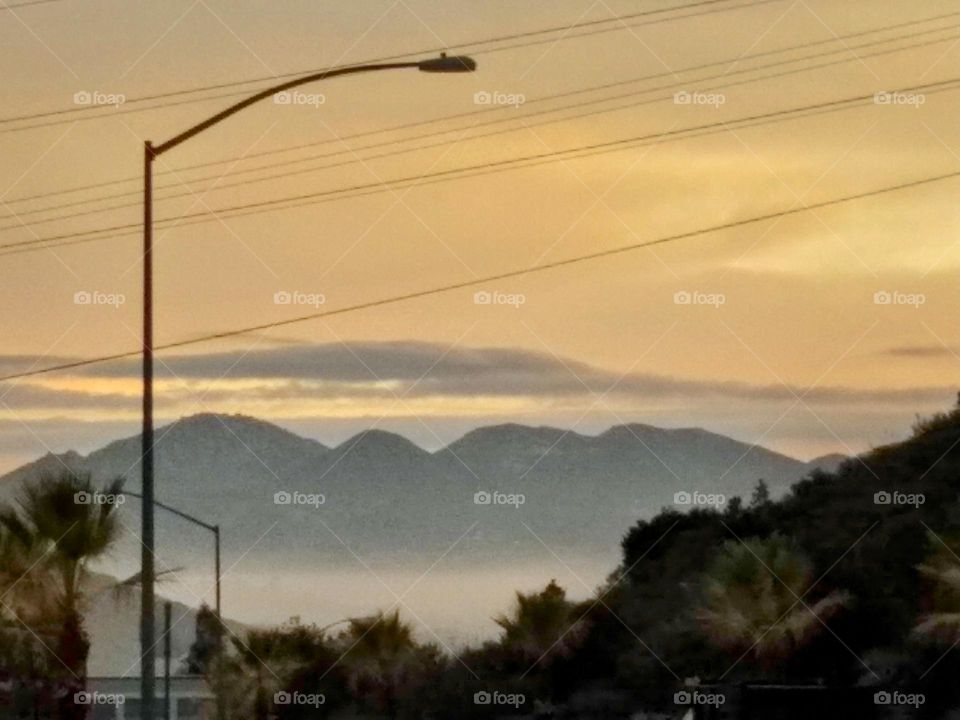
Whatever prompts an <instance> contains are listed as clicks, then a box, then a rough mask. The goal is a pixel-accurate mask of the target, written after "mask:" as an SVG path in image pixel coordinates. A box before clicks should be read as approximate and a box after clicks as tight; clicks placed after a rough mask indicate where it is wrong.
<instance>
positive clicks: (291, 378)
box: [0, 342, 956, 410]
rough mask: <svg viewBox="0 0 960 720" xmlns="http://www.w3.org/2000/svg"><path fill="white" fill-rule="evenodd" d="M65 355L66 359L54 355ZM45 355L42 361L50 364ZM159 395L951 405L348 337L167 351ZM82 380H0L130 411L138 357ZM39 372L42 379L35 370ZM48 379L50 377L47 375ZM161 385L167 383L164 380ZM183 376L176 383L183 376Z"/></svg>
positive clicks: (870, 391) (16, 392) (940, 393)
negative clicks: (124, 385)
mask: <svg viewBox="0 0 960 720" xmlns="http://www.w3.org/2000/svg"><path fill="white" fill-rule="evenodd" d="M932 350H933V349H932V348H930V349H926V348H897V349H894V350H892V351H890V352H891V354H894V353H895V354H902V355H910V356H922V355H923V353H927V352H932ZM59 360H60V361H64V360H66V361H68V360H69V358H60V359H59ZM55 361H56V360H54V359H51V358H46V359H43V360H39V364H52V363H53V362H55ZM33 362H38V359H37V358H30V357H27V356H7V357H0V368H10V367H14V366H18V365H19V366H24V365H26V366H29V365H30V364H32V363H33ZM156 371H157V378H158V386H160V387H161V388H164V389H162V391H161V392H158V395H159V396H161V397H160V398H158V399H161V400H165V401H167V402H175V401H178V400H189V399H190V398H191V397H192V396H194V395H195V394H197V393H201V394H203V395H204V398H205V400H204V401H205V402H206V403H216V402H218V401H220V400H225V399H227V398H229V397H231V396H234V397H235V396H236V395H237V394H238V393H241V394H242V396H243V397H244V398H245V399H250V400H257V401H295V400H310V399H317V400H322V399H343V398H348V399H349V398H356V399H368V400H369V399H376V398H378V397H382V398H385V399H390V398H392V397H393V396H394V394H396V395H404V396H406V397H407V398H437V397H457V398H468V399H469V398H483V397H486V398H490V397H495V398H509V397H517V398H543V399H559V400H563V399H576V398H583V399H585V400H588V401H589V400H592V399H593V398H594V397H595V396H597V395H606V396H607V397H610V398H626V399H630V400H636V401H638V402H640V401H643V400H648V401H649V400H664V399H698V398H727V399H735V400H738V401H747V402H780V401H783V402H793V401H795V400H796V398H797V397H798V396H802V397H803V398H804V401H805V402H807V403H810V404H821V405H849V404H862V403H895V404H903V405H913V406H929V405H932V404H943V403H944V402H949V399H950V398H952V397H953V396H954V394H955V392H956V389H955V388H953V387H908V388H865V389H864V388H851V387H840V386H824V387H815V388H812V389H811V388H803V387H785V386H783V385H779V384H753V383H745V382H722V381H713V380H699V379H688V378H677V377H670V376H664V375H655V374H650V373H630V374H627V375H622V374H620V373H617V372H612V371H610V370H605V369H602V368H598V367H595V366H592V365H589V364H586V363H583V362H578V361H574V360H569V359H565V358H558V357H555V356H553V355H550V354H547V353H543V352H535V351H530V350H524V349H517V348H506V349H505V348H462V347H454V348H449V347H447V346H445V345H442V344H439V343H427V342H354V343H346V344H344V343H330V344H320V345H301V346H296V347H275V348H269V349H263V350H258V351H254V352H249V353H243V352H239V351H236V352H233V351H232V352H220V353H207V354H203V355H174V356H164V357H163V358H162V362H158V363H157V365H156ZM73 373H74V374H73V377H75V378H76V377H79V378H85V379H87V380H88V381H89V383H90V384H89V386H85V385H84V383H83V382H74V383H72V384H71V385H70V386H69V387H64V386H62V385H57V386H56V387H51V386H49V385H45V384H44V383H45V382H46V380H41V381H39V384H34V381H28V382H23V383H21V384H19V385H16V386H7V387H4V386H3V385H0V395H2V393H4V392H9V394H8V395H7V396H6V398H5V399H4V402H5V403H6V404H7V405H8V406H9V407H10V408H13V409H14V410H16V409H17V408H37V409H42V408H56V407H69V408H81V409H84V408H99V409H103V410H110V409H119V408H133V407H135V406H136V403H137V402H138V400H137V397H136V395H135V392H126V393H119V392H115V391H111V390H110V381H114V382H115V381H118V380H136V379H138V378H139V376H140V362H139V360H136V359H131V360H123V361H116V362H112V363H106V364H103V365H94V366H89V367H85V368H80V369H78V370H76V371H73ZM41 377H43V376H41ZM49 377H51V378H52V377H54V376H49ZM163 381H167V382H166V385H165V386H164V385H163ZM179 381H182V384H181V382H179Z"/></svg>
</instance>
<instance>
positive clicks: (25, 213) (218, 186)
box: [0, 26, 960, 231]
mask: <svg viewBox="0 0 960 720" xmlns="http://www.w3.org/2000/svg"><path fill="white" fill-rule="evenodd" d="M954 27H960V26H954ZM948 29H953V28H937V29H935V30H926V31H921V32H919V33H913V34H911V35H908V36H904V37H899V38H890V39H887V40H880V41H874V42H870V43H866V44H862V45H858V46H855V47H846V48H842V49H838V50H832V51H828V52H822V53H816V54H814V55H808V56H806V57H799V58H792V59H788V60H780V61H777V62H773V63H769V64H767V65H761V66H758V67H754V68H745V69H742V70H737V71H733V72H729V73H721V74H718V75H713V76H709V77H702V78H696V79H692V80H689V81H683V82H674V83H668V84H666V85H660V86H656V87H651V88H645V89H643V90H637V91H634V92H629V93H623V94H619V95H613V96H610V97H605V98H598V99H594V100H586V101H582V102H578V103H573V104H568V105H565V106H561V107H558V108H550V109H546V110H540V111H535V112H532V113H527V114H525V115H520V116H511V117H504V118H494V119H491V120H487V121H485V122H475V123H473V124H471V125H468V126H466V127H460V128H451V129H448V130H440V131H436V132H427V133H421V134H419V135H414V136H412V137H407V138H402V139H400V140H387V141H381V142H377V143H371V144H368V145H363V146H360V147H355V148H349V149H346V150H336V151H333V152H328V153H322V154H319V155H313V156H308V157H305V158H295V159H291V160H285V161H280V162H275V163H270V164H267V165H261V166H259V167H255V168H247V169H243V170H239V171H237V172H236V173H234V174H235V175H245V174H249V173H255V172H261V171H263V170H269V169H272V168H281V167H289V166H291V165H298V164H301V163H303V162H309V161H311V160H323V159H327V158H332V157H337V156H342V155H351V157H350V158H348V159H346V160H343V161H341V162H335V163H326V164H323V165H319V166H314V167H308V168H302V169H299V170H293V171H288V172H281V173H272V174H269V175H266V176H263V177H254V178H250V179H246V180H238V181H233V182H225V183H223V182H220V181H221V180H222V178H223V175H222V174H221V175H209V176H205V177H199V178H191V179H190V180H189V181H187V182H189V183H190V184H193V183H198V182H206V181H214V184H213V186H211V187H208V188H204V189H202V190H200V191H195V190H193V189H192V188H189V189H184V190H181V191H179V192H173V193H168V194H166V195H160V196H158V197H156V198H155V199H156V201H162V200H173V199H177V198H182V197H191V196H195V195H196V194H197V192H203V193H207V192H210V191H213V190H217V191H219V190H227V189H230V188H234V187H239V186H245V185H250V184H254V183H260V182H267V181H270V180H275V179H278V178H285V177H290V176H294V175H302V174H308V173H314V172H319V171H322V170H327V169H331V168H336V167H342V166H345V165H351V164H355V163H365V162H367V161H370V160H379V159H383V158H388V157H394V156H397V155H403V154H408V153H412V152H420V151H423V150H429V149H432V148H436V147H442V146H445V145H448V144H449V143H450V140H439V141H436V142H432V143H428V144H426V145H419V146H416V147H409V148H406V147H400V148H397V149H394V150H390V151H386V152H382V153H377V154H374V155H368V156H365V157H361V156H359V155H357V153H358V152H361V151H364V150H371V149H376V148H380V147H389V146H391V145H397V144H399V143H406V142H412V141H416V140H423V139H430V138H436V137H437V136H438V135H449V134H452V133H461V135H462V134H463V133H464V132H467V131H470V132H472V131H474V130H476V129H480V128H483V127H488V126H492V125H501V124H503V123H512V122H514V121H517V120H519V121H521V124H520V125H519V126H517V127H507V128H503V129H499V130H494V131H490V132H485V133H479V134H471V135H470V136H469V137H462V136H461V137H459V138H457V141H458V142H464V141H473V140H480V139H483V138H488V137H493V136H497V135H502V134H506V133H514V132H521V131H524V130H528V129H532V128H536V127H542V126H544V125H551V124H555V123H559V122H568V121H571V120H577V119H581V118H584V117H590V116H593V115H598V114H606V113H612V112H620V111H622V110H627V109H631V108H636V107H640V106H644V105H649V104H652V103H657V102H661V101H663V100H667V99H670V97H672V96H668V97H657V98H653V99H649V100H645V101H641V102H634V103H628V104H621V105H618V106H616V107H612V108H603V109H599V110H591V111H589V112H584V113H578V114H575V115H571V116H567V117H560V118H551V119H548V120H544V121H540V122H536V123H526V122H523V121H525V120H527V119H529V118H536V117H542V116H544V115H552V114H555V113H560V112H564V111H569V110H574V109H578V108H583V107H593V106H595V105H599V104H605V103H608V102H612V101H615V100H621V99H626V98H632V97H636V96H637V95H646V94H649V93H653V92H658V91H661V90H669V89H674V88H678V87H681V86H685V85H688V84H689V83H691V82H695V83H703V82H709V81H712V80H723V79H726V78H732V77H734V76H737V75H743V74H746V73H754V72H758V71H760V70H767V69H770V68H774V67H780V66H783V65H791V64H794V63H797V62H803V61H806V60H816V59H818V58H821V57H826V56H828V55H835V54H838V53H847V52H848V51H849V52H853V51H855V50H861V49H864V48H868V47H873V46H875V45H880V44H885V43H887V42H893V41H899V40H905V39H909V38H911V37H917V36H922V35H927V34H930V33H932V32H943V31H945V30H948ZM958 39H960V35H957V34H954V35H950V36H948V37H945V38H938V39H935V40H931V41H927V42H922V43H914V44H912V45H906V46H902V47H896V48H888V49H884V50H880V51H877V52H874V53H865V54H857V55H853V56H851V57H843V58H840V59H839V60H833V61H830V62H826V63H821V64H818V65H812V66H804V67H799V68H794V69H792V70H787V71H784V72H780V73H773V74H766V75H760V76H758V77H755V78H746V79H744V80H741V81H739V82H729V83H722V84H720V85H716V86H712V87H709V88H706V87H701V88H698V90H700V91H713V90H719V89H726V88H730V87H735V86H739V85H744V84H749V83H755V82H761V81H764V80H769V79H773V78H780V77H785V76H788V75H794V74H799V73H804V72H811V71H814V70H819V69H822V68H825V67H831V66H834V65H839V64H845V63H849V62H855V61H858V60H862V59H864V58H868V57H877V56H881V55H888V54H891V53H897V52H904V51H906V50H912V49H916V48H919V47H927V46H930V45H934V44H938V43H943V42H951V41H956V40H958ZM718 64H719V63H718ZM722 64H726V63H725V62H724V63H722ZM687 70H688V69H686V68H685V69H680V70H677V71H676V72H677V73H682V72H687ZM593 90H594V89H587V90H585V91H583V90H581V91H577V92H578V93H582V92H592V91H593ZM544 99H548V98H538V99H534V100H531V101H530V102H531V103H534V102H542V101H543V100H544ZM471 114H472V113H471ZM185 184H186V183H185V182H175V183H168V184H166V185H161V186H159V187H155V190H163V189H167V188H173V187H177V188H181V187H183V185H185ZM141 193H142V190H133V191H127V192H120V193H113V194H109V195H102V196H100V197H97V198H85V199H83V200H74V201H71V202H67V203H60V204H55V205H48V206H46V207H42V208H34V209H31V210H22V211H19V212H10V213H8V214H6V215H0V220H11V219H16V220H17V222H16V223H13V224H9V225H0V231H4V230H15V229H20V228H23V227H27V226H35V225H40V224H46V223H51V222H59V221H62V220H72V219H75V218H77V217H82V216H88V215H95V214H100V213H105V212H111V211H114V210H122V209H126V208H130V207H139V206H140V203H139V202H135V203H121V204H113V205H108V206H106V207H101V208H95V209H90V210H85V211H83V212H71V213H69V214H65V215H55V216H52V217H46V218H42V219H38V220H30V221H25V220H24V218H27V217H30V216H33V215H38V214H44V213H47V212H52V211H54V210H65V209H68V208H75V207H83V206H87V205H90V204H93V203H100V202H107V201H109V200H116V199H121V198H127V197H139V196H140V195H141Z"/></svg>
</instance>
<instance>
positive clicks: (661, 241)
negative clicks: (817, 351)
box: [0, 171, 960, 382]
mask: <svg viewBox="0 0 960 720" xmlns="http://www.w3.org/2000/svg"><path fill="white" fill-rule="evenodd" d="M956 178H960V171H955V172H950V173H943V174H940V175H932V176H928V177H925V178H919V179H917V180H911V181H908V182H904V183H900V184H898V185H889V186H886V187H882V188H877V189H875V190H867V191H864V192H860V193H856V194H853V195H845V196H843V197H839V198H834V199H832V200H823V201H821V202H818V203H811V204H809V205H803V206H801V207H794V208H788V209H786V210H779V211H777V212H772V213H765V214H763V215H755V216H753V217H749V218H743V219H740V220H734V221H731V222H727V223H723V224H720V225H711V226H709V227H705V228H699V229H697V230H691V231H688V232H684V233H677V234H675V235H668V236H666V237H661V238H657V239H656V240H650V241H648V242H639V243H631V244H629V245H621V246H619V247H614V248H609V249H606V250H599V251H597V252H593V253H589V254H586V255H578V256H576V257H571V258H566V259H564V260H557V261H555V262H550V263H543V264H540V265H532V266H530V267H527V268H521V269H518V270H509V271H506V272H502V273H497V274H495V275H488V276H486V277H483V278H477V279H474V280H466V281H463V282H458V283H451V284H448V285H440V286H437V287H433V288H429V289H426V290H418V291H414V292H410V293H405V294H402V295H394V296H391V297H386V298H380V299H378V300H369V301H366V302H362V303H357V304H355V305H348V306H346V307H342V308H337V309H334V310H323V311H320V312H315V313H309V314H307V315H300V316H298V317H293V318H287V319H285V320H276V321H274V322H269V323H260V324H257V325H250V326H247V327H243V328H237V329H233V330H223V331H221V332H217V333H211V334H209V335H202V336H199V337H195V338H188V339H183V340H176V341H173V342H169V343H165V344H161V345H157V346H156V347H155V348H154V349H155V350H156V351H162V350H171V349H177V348H182V347H187V346H191V345H197V344H200V343H205V342H210V341H213V340H223V339H226V338H231V337H237V336H240V335H246V334H248V333H251V332H262V331H266V330H272V329H274V328H278V327H284V326H288V325H295V324H299V323H303V322H307V321H310V320H317V319H320V318H326V317H333V316H336V315H345V314H347V313H352V312H357V311H360V310H368V309H371V308H376V307H382V306H384V305H393V304H396V303H400V302H406V301H409V300H416V299H419V298H424V297H429V296H431V295H438V294H441V293H447V292H452V291H454V290H463V289H465V288H470V287H476V286H478V285H483V284H485V283H491V282H497V281H500V280H507V279H511V278H518V277H524V276H527V275H533V274H535V273H540V272H544V271H547V270H555V269H557V268H562V267H568V266H571V265H576V264H579V263H582V262H588V261H592V260H599V259H602V258H608V257H613V256H616V255H622V254H624V253H628V252H632V251H634V250H640V249H644V248H649V247H653V246H655V245H665V244H667V243H672V242H677V241H680V240H688V239H690V238H694V237H700V236H702V235H709V234H712V233H716V232H722V231H725V230H734V229H736V228H740V227H745V226H747V225H753V224H755V223H759V222H765V221H768V220H778V219H780V218H783V217H788V216H792V215H798V214H800V213H805V212H809V211H812V210H820V209H823V208H827V207H832V206H835V205H841V204H843V203H848V202H853V201H856V200H864V199H866V198H870V197H875V196H878V195H885V194H888V193H892V192H900V191H903V190H909V189H913V188H917V187H923V186H926V185H930V184H932V183H937V182H942V181H945V180H952V179H956ZM140 352H141V351H140V350H128V351H126V352H120V353H114V354H112V355H102V356H100V357H95V358H86V359H83V360H75V361H72V362H67V363H60V364H57V365H50V366H48V367H44V368H37V369H33V370H28V371H25V372H21V373H11V374H9V375H4V376H0V382H7V381H10V380H17V379H20V378H27V377H35V376H37V375H44V374H47V373H52V372H57V371H61V370H72V369H76V368H81V367H86V366H89V365H94V364H99V363H104V362H109V361H113V360H121V359H125V358H131V357H136V356H138V355H140Z"/></svg>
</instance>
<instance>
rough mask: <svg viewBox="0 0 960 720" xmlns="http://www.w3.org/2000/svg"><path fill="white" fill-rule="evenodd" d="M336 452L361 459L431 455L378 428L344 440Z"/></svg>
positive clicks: (409, 442) (411, 443)
mask: <svg viewBox="0 0 960 720" xmlns="http://www.w3.org/2000/svg"><path fill="white" fill-rule="evenodd" d="M334 452H338V453H341V454H343V455H347V454H350V455H354V456H357V457H361V458H370V457H392V458H414V457H419V456H424V455H429V454H430V453H428V452H427V451H426V450H424V449H423V448H421V447H420V446H419V445H415V444H414V443H413V442H411V441H410V440H408V439H407V438H405V437H403V436H402V435H397V434H396V433H392V432H389V431H387V430H378V429H376V428H373V429H370V430H363V431H362V432H359V433H357V434H356V435H353V436H352V437H350V438H348V439H346V440H344V441H343V442H342V443H340V444H339V445H337V446H336V447H335V448H334Z"/></svg>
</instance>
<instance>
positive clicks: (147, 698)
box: [140, 53, 477, 720]
mask: <svg viewBox="0 0 960 720" xmlns="http://www.w3.org/2000/svg"><path fill="white" fill-rule="evenodd" d="M476 67H477V64H476V62H474V60H473V59H472V58H469V57H465V56H457V57H448V56H447V55H446V54H445V53H443V54H441V55H440V57H439V58H431V59H428V60H419V61H411V62H395V63H376V64H370V65H354V66H352V67H344V68H337V69H334V70H327V71H325V72H318V73H311V74H310V75H304V76H303V77H299V78H294V79H293V80H288V81H286V82H283V83H280V84H278V85H275V86H273V87H270V88H267V89H265V90H261V91H259V92H257V93H254V94H253V95H250V96H249V97H247V98H245V99H243V100H240V101H239V102H237V103H234V104H233V105H231V106H230V107H228V108H226V109H225V110H221V111H220V112H218V113H216V114H214V115H211V116H210V117H209V118H207V119H206V120H204V121H203V122H200V123H197V124H196V125H194V126H192V127H190V128H188V129H187V130H184V131H183V132H182V133H180V134H179V135H176V136H175V137H173V138H171V139H170V140H167V141H166V142H164V143H161V144H160V145H154V144H153V143H151V142H150V141H149V140H147V141H146V142H144V145H143V431H142V433H141V460H140V470H141V474H142V491H143V511H142V515H141V535H142V540H143V547H142V551H141V554H140V557H141V577H142V581H143V587H142V595H141V604H140V649H141V657H140V697H141V702H142V710H141V720H155V716H154V698H155V685H156V653H155V651H154V639H155V636H156V627H155V625H154V607H153V603H154V573H155V571H154V563H153V544H154V525H153V506H154V499H153V470H154V466H153V161H154V160H155V159H156V158H157V157H158V156H160V155H162V154H163V153H165V152H167V151H168V150H172V149H173V148H175V147H177V146H178V145H180V144H181V143H183V142H185V141H187V140H189V139H190V138H192V137H193V136H194V135H197V134H198V133H201V132H203V131H204V130H206V129H207V128H209V127H212V126H214V125H216V124H217V123H219V122H221V121H223V120H226V119H227V118H228V117H230V116H231V115H235V114H236V113H238V112H240V111H241V110H243V109H244V108H247V107H249V106H251V105H253V104H254V103H257V102H259V101H260V100H264V99H266V98H268V97H270V96H272V95H275V94H276V93H278V92H283V91H284V90H290V89H291V88H295V87H299V86H300V85H305V84H306V83H311V82H315V81H317V80H327V79H329V78H334V77H338V76H340V75H351V74H355V73H367V72H375V71H379V70H400V69H416V70H420V71H422V72H429V73H464V72H472V71H474V70H476ZM219 575H220V573H219V568H218V572H217V577H218V578H219ZM219 597H220V592H219V588H218V590H217V604H218V606H219Z"/></svg>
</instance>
